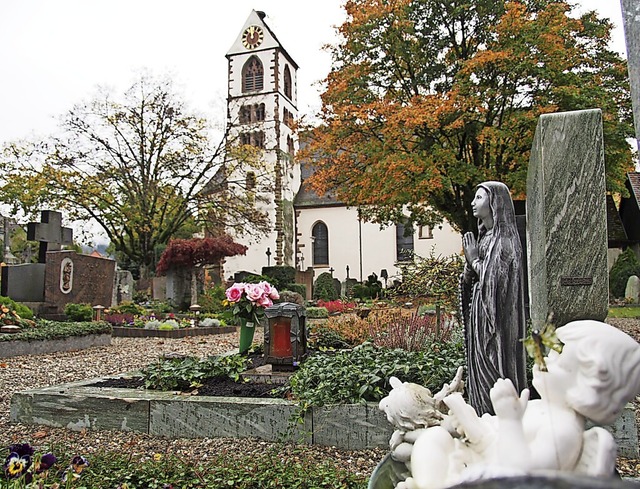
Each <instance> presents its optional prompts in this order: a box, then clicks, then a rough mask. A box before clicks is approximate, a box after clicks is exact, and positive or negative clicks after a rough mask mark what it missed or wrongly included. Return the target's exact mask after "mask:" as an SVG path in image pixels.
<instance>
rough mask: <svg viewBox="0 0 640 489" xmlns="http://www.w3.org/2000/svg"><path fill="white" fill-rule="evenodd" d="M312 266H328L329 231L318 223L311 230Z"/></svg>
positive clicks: (324, 225)
mask: <svg viewBox="0 0 640 489" xmlns="http://www.w3.org/2000/svg"><path fill="white" fill-rule="evenodd" d="M311 241H312V248H313V265H314V266H319V265H329V230H328V229H327V225H326V224H325V223H324V222H322V221H318V222H317V223H315V224H314V225H313V228H312V229H311Z"/></svg>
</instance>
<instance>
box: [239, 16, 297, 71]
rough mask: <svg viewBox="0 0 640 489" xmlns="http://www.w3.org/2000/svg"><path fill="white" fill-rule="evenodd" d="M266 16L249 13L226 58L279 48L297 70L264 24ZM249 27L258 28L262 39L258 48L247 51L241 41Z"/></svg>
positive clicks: (293, 62)
mask: <svg viewBox="0 0 640 489" xmlns="http://www.w3.org/2000/svg"><path fill="white" fill-rule="evenodd" d="M266 16H267V14H265V13H264V12H262V11H256V10H252V11H251V13H250V14H249V17H247V20H246V21H245V23H244V25H243V26H242V29H241V30H240V33H239V34H238V37H236V40H235V41H234V43H233V44H232V45H231V48H230V49H229V51H228V52H227V54H226V56H227V58H228V57H230V56H233V55H236V54H244V53H247V52H250V51H252V52H256V51H262V50H266V49H274V48H279V49H280V50H281V51H282V52H283V53H284V54H285V55H286V57H287V58H288V59H289V61H290V62H291V64H292V65H293V66H294V68H295V69H298V64H297V63H296V62H295V61H294V59H293V58H292V57H291V55H290V54H289V53H288V52H287V50H286V49H285V48H284V47H283V46H282V44H281V43H280V41H279V40H278V38H277V37H276V35H275V34H274V33H273V31H272V30H271V28H270V27H269V25H268V24H267V23H266V22H265V17H266ZM251 26H258V27H260V28H261V29H262V31H263V37H262V41H261V42H260V44H259V46H257V47H256V48H253V49H251V50H249V49H248V48H247V47H246V46H245V45H244V44H243V39H244V37H245V31H246V30H247V29H248V28H250V27H251Z"/></svg>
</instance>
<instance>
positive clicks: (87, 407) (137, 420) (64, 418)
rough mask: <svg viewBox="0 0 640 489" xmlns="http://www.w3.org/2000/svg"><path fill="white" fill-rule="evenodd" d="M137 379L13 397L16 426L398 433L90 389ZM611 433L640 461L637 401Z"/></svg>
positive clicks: (324, 415) (344, 437) (382, 439)
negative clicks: (299, 420)
mask: <svg viewBox="0 0 640 489" xmlns="http://www.w3.org/2000/svg"><path fill="white" fill-rule="evenodd" d="M132 375H133V374H131V373H129V374H123V375H117V376H108V377H102V378H95V379H89V380H84V381H80V382H72V383H67V384H61V385H57V386H51V387H44V388H40V389H32V390H27V391H22V392H18V393H16V394H14V396H13V398H12V399H11V421H12V422H18V423H24V424H29V425H46V426H53V427H63V428H67V429H71V430H82V429H92V430H94V429H95V430H120V431H133V432H140V433H147V434H150V435H155V436H165V437H167V438H203V437H207V438H216V437H234V438H249V437H255V438H259V439H262V440H266V441H293V442H297V443H305V444H313V445H324V446H334V447H337V448H340V449H344V450H362V449H369V448H376V447H379V448H387V447H388V446H389V445H388V443H389V438H390V437H391V434H392V432H393V428H392V426H391V424H389V423H388V421H387V419H386V417H385V415H384V413H383V412H382V411H380V410H379V409H378V405H377V403H367V404H348V405H333V406H323V407H319V408H317V407H314V408H311V409H309V410H308V411H307V412H306V413H305V415H304V417H303V418H302V419H301V422H297V421H296V418H297V417H298V408H297V405H296V404H295V403H293V402H290V401H287V400H284V399H257V398H241V397H236V398H234V397H210V396H187V395H184V394H180V393H176V392H159V391H151V390H145V389H115V388H102V387H90V385H91V384H95V383H96V382H100V381H102V380H106V379H113V378H119V377H122V376H132ZM607 429H609V430H610V431H611V432H612V433H613V435H614V438H615V440H616V443H617V444H618V453H619V455H621V456H624V457H628V458H638V436H637V428H636V421H635V411H634V408H633V406H632V405H631V404H629V405H627V407H626V408H625V410H624V412H623V414H622V416H621V417H620V418H618V420H616V422H615V423H614V424H613V425H612V426H609V427H607Z"/></svg>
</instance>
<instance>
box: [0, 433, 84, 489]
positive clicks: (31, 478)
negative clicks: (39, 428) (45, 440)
mask: <svg viewBox="0 0 640 489" xmlns="http://www.w3.org/2000/svg"><path fill="white" fill-rule="evenodd" d="M57 461H58V459H57V458H56V456H55V455H53V454H52V453H45V454H38V453H35V450H34V449H33V447H31V445H29V444H28V443H17V444H14V445H11V446H9V455H8V456H7V457H6V458H5V461H4V465H3V475H4V477H3V478H2V479H3V480H0V487H5V486H4V485H3V481H6V482H7V483H8V484H9V485H8V487H15V488H18V487H27V486H28V487H38V488H42V487H45V483H47V482H49V481H51V482H52V485H51V486H49V485H47V486H46V487H71V484H72V483H73V481H74V480H76V479H78V478H80V476H81V474H82V471H83V470H84V468H85V467H88V466H89V461H88V460H87V459H86V458H85V457H82V456H79V455H76V456H75V457H73V459H72V460H71V463H70V464H69V466H68V467H67V468H66V470H64V471H63V472H62V474H61V476H60V478H59V479H58V480H59V481H60V482H61V483H62V484H63V485H62V486H61V485H60V482H53V481H52V479H55V478H56V476H55V473H54V475H51V476H50V474H49V469H51V467H53V465H55V464H56V463H57ZM32 483H34V484H33V485H31V484H32Z"/></svg>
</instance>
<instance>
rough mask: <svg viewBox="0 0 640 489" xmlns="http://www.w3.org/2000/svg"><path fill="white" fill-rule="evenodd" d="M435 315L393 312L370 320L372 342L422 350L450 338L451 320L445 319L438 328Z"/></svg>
mask: <svg viewBox="0 0 640 489" xmlns="http://www.w3.org/2000/svg"><path fill="white" fill-rule="evenodd" d="M436 321H437V319H436V316H435V315H425V316H418V315H417V314H412V315H411V316H407V315H404V314H401V313H393V314H391V315H389V316H387V317H385V319H384V323H380V322H379V320H373V321H372V322H371V337H372V338H373V343H374V344H375V345H377V346H382V347H385V348H391V349H393V348H401V349H403V350H406V351H424V350H426V349H427V348H429V347H430V346H431V345H433V344H434V343H435V342H444V343H447V342H450V341H451V340H452V333H453V327H452V324H453V323H452V321H446V322H444V324H443V325H442V326H441V327H440V330H438V328H437V325H436Z"/></svg>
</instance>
